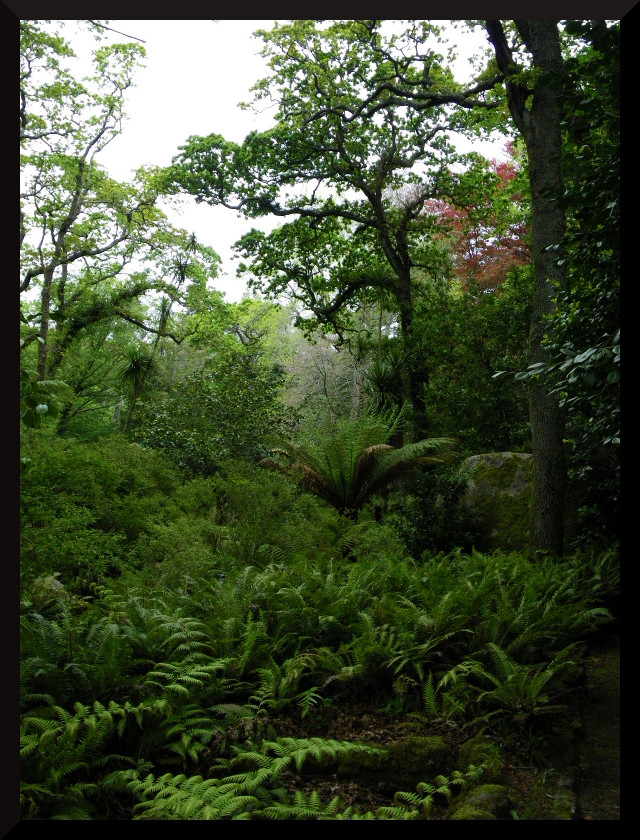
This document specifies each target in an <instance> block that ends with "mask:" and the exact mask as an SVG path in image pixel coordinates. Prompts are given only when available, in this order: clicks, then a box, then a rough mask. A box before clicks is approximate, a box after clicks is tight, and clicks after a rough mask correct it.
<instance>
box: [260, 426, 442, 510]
mask: <svg viewBox="0 0 640 840" xmlns="http://www.w3.org/2000/svg"><path fill="white" fill-rule="evenodd" d="M400 417H401V415H400V414H399V413H398V412H392V413H388V414H386V415H385V414H367V415H363V416H361V417H357V418H349V419H346V418H345V419H342V420H337V421H336V422H335V423H332V424H330V425H325V427H323V428H321V429H319V430H318V433H317V435H316V436H315V439H312V440H311V441H310V442H309V444H307V445H302V446H296V445H292V444H289V445H288V446H287V447H286V448H283V449H282V450H274V451H273V453H272V455H273V456H275V457H272V458H271V459H265V460H264V461H263V462H262V463H263V464H264V465H265V466H270V467H274V468H276V469H278V468H280V469H286V467H285V466H283V465H282V463H281V462H280V461H278V460H276V458H277V456H278V455H280V456H284V457H285V458H286V459H288V460H290V461H291V462H292V467H291V470H292V472H293V474H294V475H295V476H297V477H298V479H299V481H300V484H301V486H302V487H303V488H304V489H306V490H309V491H310V492H312V493H314V494H316V495H318V496H319V497H320V498H322V499H325V501H327V502H329V504H331V505H333V507H335V508H336V509H337V510H338V511H339V512H340V513H346V514H347V515H349V516H355V515H356V514H357V512H358V511H359V510H360V509H361V508H362V506H363V505H364V504H365V502H367V501H368V500H369V499H370V498H371V496H372V495H373V494H374V493H376V492H378V491H380V490H382V489H384V488H385V487H387V486H388V485H389V484H390V483H391V482H393V481H394V480H395V479H396V478H397V477H398V476H399V475H401V474H402V473H403V472H405V471H407V470H409V469H411V468H412V467H415V466H418V465H421V466H424V465H427V464H428V465H434V464H437V463H441V462H442V459H443V457H442V455H441V453H442V452H443V450H446V449H447V448H448V447H449V446H450V445H451V443H452V440H450V439H446V438H431V439H428V440H422V441H419V442H418V443H413V444H406V445H405V446H403V447H400V448H398V449H395V448H394V447H393V446H391V445H390V444H388V443H387V441H388V440H389V439H390V438H391V437H392V435H393V433H394V431H395V430H396V428H397V426H398V423H399V421H400Z"/></svg>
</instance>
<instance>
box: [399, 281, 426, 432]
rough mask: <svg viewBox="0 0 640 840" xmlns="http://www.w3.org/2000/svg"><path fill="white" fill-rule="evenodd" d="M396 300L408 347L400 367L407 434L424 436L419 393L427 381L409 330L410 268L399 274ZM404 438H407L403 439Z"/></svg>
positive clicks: (411, 326)
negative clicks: (405, 360) (408, 411)
mask: <svg viewBox="0 0 640 840" xmlns="http://www.w3.org/2000/svg"><path fill="white" fill-rule="evenodd" d="M396 300H397V302H398V309H399V312H400V330H401V334H402V341H403V345H404V348H405V350H407V351H408V355H409V363H408V364H407V366H406V369H405V371H404V376H403V379H404V390H405V392H406V396H407V398H408V401H409V404H410V406H411V420H410V423H409V438H410V440H411V441H412V442H416V441H418V440H422V439H423V438H425V437H428V436H429V434H428V423H427V408H426V405H425V401H424V395H423V384H424V383H425V382H426V381H428V376H427V372H426V369H425V366H424V360H423V358H422V353H421V352H419V349H418V347H416V342H415V339H414V334H413V300H412V296H411V276H410V269H407V270H406V276H405V277H402V278H400V280H399V284H398V288H397V290H396ZM405 442H408V441H405Z"/></svg>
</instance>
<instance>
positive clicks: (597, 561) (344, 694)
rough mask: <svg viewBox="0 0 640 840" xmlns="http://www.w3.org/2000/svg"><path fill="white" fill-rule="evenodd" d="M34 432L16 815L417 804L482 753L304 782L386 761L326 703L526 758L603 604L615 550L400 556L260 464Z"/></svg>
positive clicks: (230, 815)
mask: <svg viewBox="0 0 640 840" xmlns="http://www.w3.org/2000/svg"><path fill="white" fill-rule="evenodd" d="M30 435H32V436H33V441H32V443H31V447H28V446H26V451H27V452H29V453H30V456H26V457H30V458H31V460H29V461H27V463H26V465H25V473H24V476H23V483H24V491H23V496H24V500H25V518H24V521H23V529H22V534H23V554H24V557H25V563H24V567H23V576H24V583H23V594H22V619H21V639H22V641H21V704H22V722H21V751H22V772H21V776H22V782H21V784H22V788H21V809H22V816H23V818H26V819H33V818H35V819H54V818H55V819H421V818H425V816H426V815H427V814H428V813H430V809H431V808H432V806H433V805H434V803H435V804H437V803H438V802H442V803H446V801H447V796H445V794H444V793H443V792H442V791H441V792H440V793H438V792H437V791H438V790H439V789H440V788H442V787H444V788H446V790H447V791H448V796H449V798H451V796H453V795H454V794H455V792H456V791H459V790H462V789H463V788H465V787H468V786H469V785H473V784H477V783H478V780H479V779H481V778H482V768H481V767H474V768H472V769H471V770H469V768H463V769H458V768H456V769H455V773H456V774H457V775H455V776H451V773H450V774H449V776H450V778H449V777H447V778H446V780H445V781H443V779H444V776H443V771H438V770H436V771H435V772H434V774H433V777H426V778H424V779H422V780H421V784H422V787H421V788H420V790H410V791H404V792H403V791H401V790H400V791H397V794H398V795H397V797H396V798H395V801H394V800H393V799H390V801H389V802H388V804H386V805H380V806H378V807H377V808H375V809H374V810H369V811H367V810H360V809H358V808H357V807H354V806H352V805H347V804H346V803H344V802H342V801H341V800H340V799H339V797H331V798H329V799H327V798H326V797H323V796H322V795H320V793H318V792H317V791H308V792H305V790H304V789H303V787H302V781H301V780H302V779H304V774H305V772H307V773H308V772H311V771H310V770H309V767H310V766H311V767H313V768H314V770H313V772H316V773H317V772H320V773H322V772H323V771H324V772H325V773H326V772H337V771H338V770H339V768H340V767H345V766H352V767H354V766H355V767H358V762H359V761H365V762H371V760H372V757H374V758H375V759H376V761H377V762H378V763H381V764H384V761H385V760H386V757H387V753H388V750H387V748H386V746H385V745H384V744H382V743H379V742H378V743H376V741H375V738H374V739H371V738H369V739H367V740H366V741H364V742H361V743H353V742H350V741H344V740H336V739H334V738H332V737H331V735H330V726H331V721H332V720H333V719H334V718H335V716H336V715H338V714H345V713H348V712H349V710H350V709H351V710H357V709H358V708H365V707H366V708H367V709H369V710H373V711H382V712H383V713H384V714H385V715H387V716H389V717H390V718H393V719H395V720H399V719H402V720H404V721H405V722H406V723H407V724H408V728H407V734H411V733H414V734H415V733H416V732H417V733H419V732H421V731H427V730H428V729H429V727H434V726H435V727H436V728H437V727H438V726H439V725H440V726H442V725H446V726H447V727H450V728H452V729H453V730H455V731H456V732H457V733H459V735H460V736H464V739H467V738H471V737H472V736H474V735H478V734H480V733H482V734H485V735H488V736H489V737H490V738H491V739H493V740H494V741H495V743H496V744H499V745H500V746H501V748H503V749H508V750H511V751H513V752H514V753H515V754H520V755H521V756H522V757H523V758H524V759H526V760H527V761H531V760H534V761H535V760H536V758H538V757H539V756H540V755H543V754H544V751H545V744H546V743H547V742H548V741H549V740H552V739H556V740H557V739H558V738H559V737H561V734H560V733H561V730H562V725H563V712H564V710H565V709H566V707H567V704H570V703H571V699H572V695H575V692H576V691H579V689H580V684H581V657H582V655H583V652H584V643H585V642H586V641H588V639H589V638H590V636H591V635H592V634H593V633H594V631H595V630H596V629H597V628H598V627H600V626H601V625H603V624H606V623H607V622H609V621H610V620H611V618H612V615H611V612H610V611H609V606H610V605H611V602H612V599H613V598H614V596H615V594H616V593H617V590H618V576H617V553H616V552H615V551H611V552H608V553H604V554H599V555H594V554H589V553H579V554H576V555H574V556H573V557H571V558H569V559H565V560H564V561H563V562H558V561H557V560H553V559H548V560H547V561H540V560H538V561H536V562H535V563H533V562H531V561H530V560H529V559H527V558H526V557H524V556H522V555H518V554H505V553H501V552H495V553H492V554H480V553H478V552H475V551H471V552H470V553H464V552H462V551H461V550H459V549H458V550H455V551H453V552H449V553H444V552H440V553H432V554H430V553H428V552H424V554H423V556H422V557H421V558H416V557H414V556H411V554H410V553H409V552H408V550H407V547H406V544H405V543H404V542H403V541H402V540H401V539H400V537H399V536H398V533H397V531H396V530H395V529H394V528H392V527H390V526H388V525H385V524H383V523H379V522H377V521H376V520H375V518H374V517H373V516H372V515H370V514H369V513H368V512H367V511H366V510H365V511H363V512H362V514H361V516H360V518H359V521H357V522H354V521H353V519H351V518H349V517H346V516H342V515H340V514H339V513H338V512H337V511H336V510H335V509H333V508H331V507H330V506H327V505H325V504H324V503H322V502H321V501H319V500H318V499H317V498H315V497H313V496H311V495H310V494H308V493H305V492H303V491H301V490H300V489H298V488H297V487H296V485H295V484H292V483H289V482H288V481H287V479H286V478H285V477H283V476H281V475H280V474H278V473H274V472H272V471H269V470H267V469H265V468H261V467H257V466H251V465H250V464H248V463H241V462H235V463H233V464H229V465H228V467H227V469H226V471H225V473H220V474H219V475H216V476H215V477H210V478H195V479H192V480H189V481H182V482H181V481H180V480H179V479H180V477H179V474H178V473H177V471H176V468H174V467H172V466H171V465H170V464H169V463H168V462H167V461H166V460H165V459H164V457H163V456H161V455H159V454H157V453H154V452H152V451H149V450H141V449H140V448H139V447H138V446H137V445H136V444H129V443H125V442H124V441H123V440H122V439H121V438H117V437H116V438H114V439H107V440H105V441H103V442H102V443H101V445H100V446H96V445H91V446H85V447H83V446H82V445H80V444H77V443H76V444H75V445H73V446H70V445H69V442H60V441H56V440H55V439H51V440H49V441H48V442H47V450H48V452H49V455H48V457H45V454H44V451H45V450H44V447H43V439H42V432H41V431H40V432H31V433H30ZM61 476H64V485H61V483H60V481H61ZM54 499H55V505H54V501H53V500H54ZM45 505H46V506H47V508H46V509H47V511H48V514H47V518H46V524H45V519H44V515H43V513H42V511H43V509H44V506H45ZM72 523H73V527H72ZM345 548H348V554H347V556H345V554H346V552H345ZM43 565H46V566H48V567H49V568H50V569H51V573H49V574H40V573H39V569H41V568H42V566H43ZM54 570H55V571H54ZM284 721H288V723H287V724H286V727H288V728H285V732H284V733H283V732H279V731H278V728H279V726H283V725H285V724H284ZM296 725H298V726H301V727H302V728H303V729H304V731H305V732H306V736H305V737H296V736H295V735H291V734H289V732H290V731H295V726H296ZM292 726H293V727H294V729H293V730H291V727H292ZM365 766H367V765H366V763H365ZM376 766H377V765H376ZM436 776H440V777H441V778H440V779H439V780H438V779H436ZM299 787H300V789H298V788H299Z"/></svg>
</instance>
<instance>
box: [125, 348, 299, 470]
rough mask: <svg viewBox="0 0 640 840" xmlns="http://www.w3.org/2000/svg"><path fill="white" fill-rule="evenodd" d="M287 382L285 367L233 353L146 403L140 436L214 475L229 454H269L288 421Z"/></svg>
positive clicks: (182, 463) (188, 466) (183, 464)
mask: <svg viewBox="0 0 640 840" xmlns="http://www.w3.org/2000/svg"><path fill="white" fill-rule="evenodd" d="M281 382H282V372H281V371H280V370H279V369H276V368H272V369H268V368H265V367H263V366H261V365H260V364H258V363H256V362H255V361H254V360H252V359H251V357H250V356H248V355H245V356H242V355H238V356H237V357H235V358H234V357H233V356H232V357H231V358H228V359H226V360H223V361H221V362H218V363H216V364H215V365H214V366H213V367H211V368H210V369H205V370H202V371H199V372H197V373H194V374H192V375H190V376H189V377H188V378H187V380H186V381H185V382H184V383H182V384H179V385H178V386H177V387H175V388H173V389H172V391H171V392H170V393H169V394H168V395H167V396H166V397H164V398H160V399H150V400H149V401H148V402H146V403H145V404H144V405H142V406H141V407H140V410H139V413H138V417H137V420H136V425H135V428H134V430H133V431H134V435H135V437H136V439H137V440H139V441H140V442H141V443H143V444H144V445H146V446H150V447H153V448H154V449H159V450H161V451H163V452H165V453H166V454H167V455H168V456H169V457H170V458H171V459H172V460H173V461H174V462H175V463H176V464H177V465H178V466H180V467H181V468H183V469H186V470H188V471H189V472H190V473H191V474H192V475H213V474H214V473H215V472H216V471H217V470H218V469H219V467H220V465H221V463H222V462H223V461H224V460H226V459H228V458H247V459H257V458H258V457H260V456H261V455H264V454H266V441H267V438H268V437H269V435H272V434H273V433H274V432H276V430H277V428H278V425H279V424H280V423H281V422H282V414H283V409H282V407H281V403H280V402H279V399H278V395H279V388H280V385H281Z"/></svg>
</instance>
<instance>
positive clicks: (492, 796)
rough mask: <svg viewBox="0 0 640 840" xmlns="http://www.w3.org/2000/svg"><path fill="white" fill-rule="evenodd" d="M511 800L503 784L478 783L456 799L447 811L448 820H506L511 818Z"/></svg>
mask: <svg viewBox="0 0 640 840" xmlns="http://www.w3.org/2000/svg"><path fill="white" fill-rule="evenodd" d="M512 810H513V802H512V801H511V797H510V795H509V791H508V790H507V788H506V787H504V785H480V786H479V787H477V788H474V789H473V790H470V791H468V792H467V793H464V794H462V795H461V796H460V798H459V799H458V800H456V803H455V805H453V807H452V808H451V811H450V813H449V819H450V820H508V819H513V817H512V815H511V811H512Z"/></svg>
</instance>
